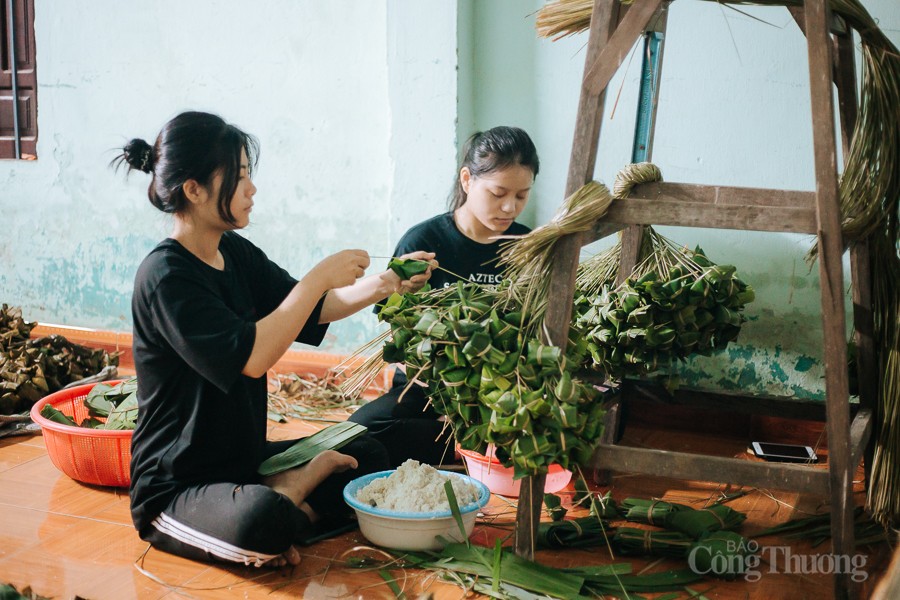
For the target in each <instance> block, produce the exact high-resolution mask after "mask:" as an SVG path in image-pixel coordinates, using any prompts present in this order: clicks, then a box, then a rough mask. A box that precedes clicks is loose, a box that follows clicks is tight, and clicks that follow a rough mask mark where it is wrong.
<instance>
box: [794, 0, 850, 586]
mask: <svg viewBox="0 0 900 600" xmlns="http://www.w3.org/2000/svg"><path fill="white" fill-rule="evenodd" d="M804 14H805V23H806V40H807V48H808V51H809V79H810V97H811V107H812V121H813V147H814V156H815V171H816V216H817V220H818V228H819V234H818V241H819V277H820V286H821V294H822V325H823V327H822V329H823V334H824V338H825V385H826V408H825V410H826V417H827V422H826V431H827V433H828V471H829V481H830V490H831V542H832V545H831V547H832V553H833V555H834V556H835V562H837V560H838V557H840V556H849V555H850V554H852V553H853V551H854V546H855V544H854V539H853V503H852V497H851V492H852V484H853V478H852V474H851V465H850V439H849V438H850V406H849V387H848V374H847V346H846V339H845V337H844V336H845V320H844V295H843V266H842V263H841V256H842V254H843V239H842V237H841V222H840V206H839V193H838V181H837V159H836V145H835V142H836V140H835V135H834V101H833V97H832V87H831V82H832V65H833V63H832V59H831V40H830V39H829V29H828V23H829V20H828V19H829V10H828V5H827V3H826V0H806V2H804ZM854 588H855V586H854V584H853V582H852V580H851V579H850V574H849V573H835V575H834V596H835V598H851V597H855V596H856V593H857V590H855V589H854Z"/></svg>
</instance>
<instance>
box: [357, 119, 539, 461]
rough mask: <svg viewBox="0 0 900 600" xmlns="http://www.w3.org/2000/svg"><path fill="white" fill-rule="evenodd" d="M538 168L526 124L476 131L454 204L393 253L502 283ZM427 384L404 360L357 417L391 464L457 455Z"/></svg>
mask: <svg viewBox="0 0 900 600" xmlns="http://www.w3.org/2000/svg"><path fill="white" fill-rule="evenodd" d="M539 168H540V162H539V160H538V155H537V150H536V149H535V146H534V143H533V142H532V141H531V138H530V137H529V136H528V134H527V133H526V132H525V131H523V130H522V129H519V128H517V127H494V128H493V129H489V130H487V131H483V132H478V133H476V134H474V135H473V136H472V137H470V138H469V139H468V141H467V142H466V144H465V146H464V148H463V152H462V160H461V161H460V164H459V167H458V168H457V170H456V174H455V176H454V183H453V189H452V191H451V193H450V202H449V211H448V212H446V213H443V214H440V215H438V216H436V217H433V218H431V219H428V220H427V221H424V222H422V223H419V224H418V225H416V226H414V227H412V228H411V229H410V230H409V231H407V232H406V233H405V234H404V235H403V237H402V238H400V242H399V243H398V244H397V248H396V250H395V251H394V256H401V255H405V254H407V253H409V252H414V251H422V250H424V251H426V252H429V253H433V254H434V256H435V258H436V259H437V261H438V262H439V264H440V267H438V268H437V269H436V270H435V271H434V273H433V274H432V276H431V280H430V281H429V283H430V284H431V286H432V287H446V286H449V285H452V284H455V283H456V282H457V281H460V280H463V281H470V282H473V283H477V284H481V285H489V286H496V285H498V284H499V283H500V281H501V279H502V269H501V268H500V267H499V266H498V265H497V259H498V258H499V255H500V245H501V242H502V238H503V237H505V236H516V235H523V234H526V233H528V231H529V229H528V227H526V226H524V225H522V224H520V223H517V222H516V218H518V216H519V215H520V214H521V213H522V211H523V210H524V209H525V205H526V204H527V203H528V197H529V194H530V193H531V187H532V185H533V184H534V178H535V177H536V176H537V174H538V170H539ZM424 390H425V388H424V387H422V386H420V385H416V384H415V383H413V384H412V385H410V384H409V383H408V381H407V377H406V374H405V373H404V372H403V369H402V366H401V367H398V369H397V371H396V372H395V373H394V379H393V385H392V387H391V389H390V391H388V393H387V394H385V395H384V396H381V397H380V398H378V399H376V400H373V401H371V402H369V403H367V404H365V405H363V406H362V407H360V408H359V410H357V411H356V412H355V413H354V414H353V415H351V416H350V419H349V420H350V421H353V422H356V423H360V424H362V425H365V426H366V427H368V429H369V433H370V434H371V435H372V436H373V437H375V439H377V440H378V441H380V442H381V443H382V444H384V446H385V447H386V448H387V450H388V454H389V455H390V461H391V466H394V467H396V466H399V465H400V464H402V463H403V461H405V460H407V459H409V458H412V459H415V460H418V461H419V462H424V463H428V464H432V465H437V464H441V463H444V462H448V460H453V458H454V452H453V449H452V442H453V436H452V432H451V431H450V428H449V426H446V424H445V423H444V422H443V421H442V420H440V419H439V415H438V413H437V412H436V411H434V409H432V408H431V406H430V405H429V403H428V398H427V396H426V395H425V391H424Z"/></svg>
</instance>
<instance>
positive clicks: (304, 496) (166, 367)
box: [117, 112, 432, 566]
mask: <svg viewBox="0 0 900 600" xmlns="http://www.w3.org/2000/svg"><path fill="white" fill-rule="evenodd" d="M257 154H258V145H257V142H256V140H255V139H254V138H253V137H252V136H250V135H248V134H246V133H244V132H243V131H241V130H240V129H238V128H237V127H235V126H233V125H230V124H228V123H226V122H225V121H223V120H222V119H221V118H220V117H218V116H216V115H211V114H208V113H200V112H186V113H182V114H180V115H178V116H176V117H175V118H173V119H172V120H171V121H169V122H168V123H167V124H166V125H165V126H164V127H163V129H162V131H161V132H160V133H159V136H158V137H157V139H156V143H155V144H154V145H153V146H151V145H149V144H148V143H147V142H145V141H144V140H141V139H135V140H132V141H131V142H129V143H128V144H127V145H126V146H125V148H123V153H122V154H121V156H120V157H119V158H118V159H117V160H118V163H119V164H121V162H123V161H124V162H125V163H127V165H128V170H129V171H131V170H140V171H143V172H145V173H148V174H151V175H152V177H153V179H152V181H151V183H150V187H149V189H148V195H149V198H150V202H151V203H152V204H153V205H154V206H155V207H156V208H158V209H159V210H161V211H163V212H165V213H169V214H171V215H173V223H174V230H173V232H172V235H171V237H169V238H167V239H165V240H163V241H162V242H160V243H159V244H158V245H157V246H156V247H155V248H154V249H153V250H152V251H151V252H150V254H149V255H148V256H147V257H146V258H145V259H144V261H143V262H142V263H141V266H140V268H139V269H138V272H137V275H136V277H135V284H134V296H133V298H132V315H133V320H134V346H133V347H134V363H135V368H136V371H137V379H138V392H137V396H138V404H139V409H138V419H137V425H136V428H135V432H134V437H133V441H132V461H131V490H130V493H131V512H132V518H133V520H134V523H135V526H136V528H137V529H138V531H139V533H140V535H141V537H142V538H143V539H145V540H147V541H149V542H150V543H151V544H153V546H155V547H157V548H159V549H161V550H164V551H167V552H171V553H173V554H178V555H181V556H185V557H188V558H192V559H199V560H221V561H230V562H239V563H244V564H253V565H257V566H259V565H263V564H268V565H276V566H277V565H282V564H285V563H291V564H297V563H298V562H299V560H300V556H299V553H298V552H297V550H296V548H295V547H294V546H295V545H296V544H302V543H303V542H304V541H306V540H309V539H310V538H311V537H314V536H318V535H321V534H322V533H323V532H327V531H329V527H334V526H335V524H336V523H338V522H340V521H341V520H343V519H346V518H347V517H348V511H349V509H348V508H347V507H346V506H345V503H344V502H343V501H342V498H341V493H342V489H343V487H344V485H345V484H346V483H347V482H348V481H349V480H350V479H352V478H354V477H356V476H358V475H362V474H365V473H370V472H374V471H378V470H382V469H384V468H386V467H387V455H386V453H385V450H384V448H383V447H382V446H381V445H380V444H379V443H378V442H377V441H375V440H374V439H371V438H369V437H367V436H364V437H361V438H358V439H356V440H354V441H352V442H350V443H349V444H347V445H345V446H343V447H342V448H341V451H340V452H337V451H334V450H328V451H324V452H322V453H320V454H319V455H317V456H315V458H313V459H312V460H311V461H310V462H308V463H307V464H305V465H302V466H300V467H296V468H292V469H289V470H286V471H283V472H280V473H277V474H274V475H271V476H269V477H263V476H261V475H260V474H259V467H260V465H261V463H263V461H264V460H266V459H267V458H269V457H271V456H273V455H275V454H278V453H280V452H282V451H284V450H286V449H287V448H288V447H290V446H291V445H293V443H294V440H290V441H285V442H268V441H267V440H266V412H267V383H266V373H267V371H268V370H269V369H270V368H271V367H272V366H273V365H274V364H275V362H276V361H277V360H278V359H279V358H280V357H281V356H282V355H283V354H284V352H285V351H286V350H287V349H288V348H289V346H290V345H291V343H292V342H294V341H299V342H303V343H307V344H313V345H318V344H319V343H320V342H321V340H322V338H323V337H324V335H325V331H326V329H327V324H328V323H330V322H332V321H335V320H338V319H341V318H343V317H346V316H349V315H351V314H353V313H355V312H357V311H359V310H360V309H362V308H364V307H366V306H369V305H371V304H372V303H374V302H377V301H379V300H381V299H383V298H385V297H386V296H388V295H390V294H391V293H393V292H397V291H408V290H415V289H418V288H419V287H421V286H422V285H424V284H425V282H426V281H427V279H428V276H429V274H430V273H429V270H426V271H425V272H424V273H422V274H421V275H418V276H416V277H413V278H411V279H410V280H408V281H401V280H400V277H398V276H397V275H396V274H395V273H393V272H392V271H385V272H383V273H378V274H375V275H370V276H368V277H363V274H364V271H365V269H366V268H367V267H368V266H369V256H368V254H367V253H366V252H365V251H363V250H343V251H341V252H338V253H337V254H334V255H332V256H329V257H327V258H325V259H324V260H322V261H321V262H320V263H319V264H317V265H316V266H315V267H313V268H312V269H311V270H310V271H309V272H308V273H307V274H306V275H305V276H303V277H302V278H301V279H300V280H299V281H298V280H296V279H294V278H293V277H291V276H290V275H289V274H288V273H287V271H285V270H284V269H282V268H281V267H279V266H278V265H276V264H275V263H273V262H272V261H270V260H269V259H268V258H267V257H266V255H265V254H264V253H263V252H262V250H260V249H259V248H258V247H256V246H255V245H253V244H252V243H251V242H249V241H248V240H246V239H245V238H243V237H241V236H239V235H237V233H235V231H236V230H239V229H243V228H244V227H246V226H247V225H248V224H249V222H250V212H251V210H252V207H253V203H254V201H253V197H254V195H255V193H256V186H255V185H254V184H253V182H252V181H251V179H250V176H251V173H252V169H253V167H254V166H255V162H256V156H257ZM410 258H417V259H422V260H425V261H428V260H430V259H431V258H432V255H429V254H427V253H416V254H413V255H410Z"/></svg>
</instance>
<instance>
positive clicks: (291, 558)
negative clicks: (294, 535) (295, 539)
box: [264, 546, 300, 568]
mask: <svg viewBox="0 0 900 600" xmlns="http://www.w3.org/2000/svg"><path fill="white" fill-rule="evenodd" d="M264 564H265V566H267V567H276V568H277V567H283V566H285V565H291V566H292V567H293V566H297V565H299V564H300V551H299V550H297V548H296V547H295V546H291V547H290V548H288V549H287V550H286V551H285V552H284V554H282V555H281V556H276V557H275V558H273V559H272V560H270V561H268V562H266V563H264Z"/></svg>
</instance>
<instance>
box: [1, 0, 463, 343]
mask: <svg viewBox="0 0 900 600" xmlns="http://www.w3.org/2000/svg"><path fill="white" fill-rule="evenodd" d="M455 27H456V13H455V9H454V6H453V4H452V3H447V2H441V1H438V0H431V1H429V2H415V1H413V0H402V1H396V2H386V1H378V2H376V1H365V2H360V1H354V0H341V1H335V0H330V1H329V2H319V1H315V0H309V1H297V0H277V1H269V2H264V3H249V4H248V3H246V2H238V1H237V0H218V1H204V2H180V1H177V0H153V1H150V0H142V1H133V2H128V3H123V2H116V1H112V0H104V1H100V0H95V1H92V2H89V3H68V2H48V1H39V2H37V3H36V15H35V36H36V43H37V59H38V102H39V114H38V124H39V128H40V131H39V141H38V160H37V161H34V162H17V161H0V190H2V191H0V211H2V213H3V214H4V221H5V224H6V226H5V227H4V232H3V233H2V234H0V301H2V302H7V303H10V304H14V305H18V306H22V307H23V310H24V312H25V316H26V318H29V319H32V320H37V321H42V322H51V323H61V324H65V325H74V326H84V327H94V328H109V329H115V330H130V328H131V317H130V304H129V303H130V296H131V285H132V281H133V276H134V272H135V270H136V268H137V265H138V264H139V262H140V260H141V259H142V258H143V256H144V255H145V254H146V253H147V252H148V251H149V249H150V248H152V247H153V245H155V244H156V243H157V242H158V241H159V240H161V239H162V238H163V237H165V236H166V235H167V234H168V231H169V226H170V223H169V220H168V218H167V217H166V216H164V215H163V214H162V213H159V212H158V211H156V210H155V209H153V208H152V207H151V206H150V204H149V202H148V201H147V198H146V189H147V184H148V183H149V177H148V176H145V175H144V174H142V173H134V174H132V175H131V176H130V177H129V178H128V180H127V181H126V179H125V177H124V176H123V174H122V173H121V172H120V173H118V174H116V173H114V172H113V171H112V170H111V169H109V168H108V167H107V163H108V162H109V161H110V159H112V158H113V156H114V155H115V154H116V150H115V149H116V148H117V147H121V146H122V145H123V144H124V142H126V141H127V140H128V139H129V138H131V137H143V138H145V139H147V140H148V141H150V142H151V143H152V141H153V139H154V138H155V136H156V134H157V132H158V131H159V129H160V127H161V126H162V125H163V123H164V122H165V121H167V120H168V119H169V118H171V117H172V116H174V115H175V114H177V113H178V112H181V111H183V110H188V109H197V110H208V111H211V112H216V113H218V114H221V115H222V116H223V117H224V118H226V119H227V120H229V121H231V122H233V123H235V124H237V125H238V126H240V127H242V128H244V129H245V130H247V131H249V132H251V133H253V134H255V135H256V136H257V137H258V138H259V140H260V142H261V146H262V150H261V161H260V165H259V170H258V172H257V175H256V177H255V181H256V184H257V186H258V188H259V192H258V194H257V196H256V201H257V204H256V207H255V208H254V212H253V223H252V225H251V226H250V227H249V228H248V229H247V230H245V234H246V235H247V237H248V238H250V239H251V240H253V241H254V242H255V243H257V244H258V245H259V246H261V247H262V248H263V249H264V250H265V251H266V252H267V253H268V254H269V255H270V257H272V258H273V259H274V260H276V261H277V262H279V263H280V264H282V265H283V266H285V268H287V269H288V270H289V271H291V272H292V273H293V274H294V275H295V276H300V275H302V274H303V273H304V272H305V271H306V270H308V269H309V268H310V267H312V266H313V265H314V264H315V263H316V262H317V261H318V260H320V259H321V258H323V257H324V256H326V255H328V254H330V253H333V252H336V251H338V250H341V249H342V248H345V247H359V248H364V249H366V250H367V251H369V252H370V253H371V254H373V255H379V256H387V255H388V254H389V253H390V252H391V250H392V249H393V244H394V242H396V238H397V237H398V235H399V234H397V233H396V230H398V229H400V228H404V229H405V227H407V226H408V225H410V224H412V222H413V221H414V220H415V219H417V218H418V217H420V216H422V215H424V214H431V213H432V212H435V211H436V210H438V208H439V207H440V206H442V203H443V198H444V197H445V194H446V188H447V183H446V182H445V178H446V177H448V176H449V173H450V172H452V169H453V164H454V161H455V157H454V155H455V147H454V137H455V99H456V81H455V75H454V73H455V68H456V54H455V37H456V30H455ZM85 32H90V33H89V34H88V35H86V33H85ZM410 209H411V212H412V214H409V212H410ZM385 262H386V261H384V260H382V259H377V260H374V261H373V264H376V265H378V266H383V265H384V264H385ZM374 330H375V323H374V317H373V316H372V315H371V314H363V315H358V316H357V317H354V318H353V319H350V320H348V321H347V322H344V323H341V324H339V325H336V326H334V327H333V328H332V329H331V334H332V335H331V336H330V337H329V338H328V340H327V341H326V343H325V344H324V345H323V347H322V348H323V349H325V350H331V351H342V352H349V351H351V350H352V349H354V348H355V347H357V346H358V345H360V344H361V343H363V342H364V341H366V340H367V339H369V338H370V337H371V336H372V335H373V332H374Z"/></svg>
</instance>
